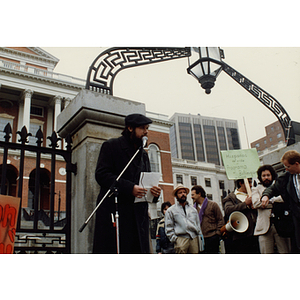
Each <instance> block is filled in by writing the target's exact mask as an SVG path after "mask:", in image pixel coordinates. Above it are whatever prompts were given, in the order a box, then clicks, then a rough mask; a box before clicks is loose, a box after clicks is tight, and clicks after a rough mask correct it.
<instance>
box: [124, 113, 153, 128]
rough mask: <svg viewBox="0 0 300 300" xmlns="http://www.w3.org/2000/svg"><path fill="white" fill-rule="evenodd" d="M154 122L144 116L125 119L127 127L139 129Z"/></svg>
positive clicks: (131, 116)
mask: <svg viewBox="0 0 300 300" xmlns="http://www.w3.org/2000/svg"><path fill="white" fill-rule="evenodd" d="M151 123H152V120H151V119H149V118H147V117H146V116H144V115H142V114H131V115H128V116H127V117H126V118H125V126H126V127H128V126H131V127H139V126H143V125H147V124H151Z"/></svg>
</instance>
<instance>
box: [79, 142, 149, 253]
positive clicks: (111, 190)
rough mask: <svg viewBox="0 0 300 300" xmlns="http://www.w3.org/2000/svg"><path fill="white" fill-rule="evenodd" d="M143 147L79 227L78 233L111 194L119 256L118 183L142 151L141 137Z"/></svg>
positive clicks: (144, 143)
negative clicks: (113, 204) (112, 196)
mask: <svg viewBox="0 0 300 300" xmlns="http://www.w3.org/2000/svg"><path fill="white" fill-rule="evenodd" d="M142 140H143V145H142V146H140V147H139V148H138V149H137V151H136V152H135V153H134V155H133V156H132V158H131V159H130V161H129V162H128V163H127V165H126V166H125V167H124V169H123V170H122V172H121V173H120V174H119V176H118V177H117V178H116V180H115V182H114V183H113V184H112V186H111V187H110V188H109V189H108V191H107V192H106V193H105V195H104V196H103V198H102V199H101V201H100V202H99V203H98V205H97V206H96V207H95V209H94V210H93V211H92V213H91V214H90V216H89V217H88V218H87V219H86V221H85V222H84V223H83V225H82V226H81V227H80V229H79V232H82V231H83V230H84V228H85V227H86V225H87V224H88V223H89V221H90V220H91V218H92V217H93V216H94V214H95V213H96V211H97V210H98V208H99V207H100V205H101V204H102V202H103V201H104V200H105V199H106V197H107V196H108V195H109V196H111V195H112V194H114V195H115V204H116V214H115V218H116V222H113V223H115V225H116V235H117V253H118V254H119V251H120V249H119V245H120V241H119V213H118V197H117V196H118V188H117V185H118V181H119V180H120V178H121V176H122V175H123V174H124V172H125V171H126V170H127V168H128V167H129V165H130V164H131V163H132V161H133V160H134V158H135V157H136V156H137V154H138V153H139V151H140V150H142V149H143V148H144V147H145V145H146V143H147V140H148V138H147V137H146V136H144V137H143V139H142Z"/></svg>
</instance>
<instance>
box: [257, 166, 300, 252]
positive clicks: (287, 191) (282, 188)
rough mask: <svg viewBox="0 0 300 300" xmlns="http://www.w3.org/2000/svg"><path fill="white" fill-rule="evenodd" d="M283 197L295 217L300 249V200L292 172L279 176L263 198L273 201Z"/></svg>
mask: <svg viewBox="0 0 300 300" xmlns="http://www.w3.org/2000/svg"><path fill="white" fill-rule="evenodd" d="M278 195H281V197H282V199H283V200H284V202H285V203H287V204H288V206H289V208H290V210H291V214H292V216H293V222H294V230H295V239H296V243H297V247H298V249H300V202H299V201H300V199H299V198H298V196H297V192H296V190H295V186H294V182H293V175H292V174H291V173H290V172H285V173H284V174H283V175H281V176H279V177H278V178H277V180H276V181H275V183H274V184H273V185H271V186H270V187H268V188H266V189H265V190H264V192H263V194H262V196H268V197H269V199H271V198H272V197H273V196H278Z"/></svg>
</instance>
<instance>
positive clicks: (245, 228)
mask: <svg viewBox="0 0 300 300" xmlns="http://www.w3.org/2000/svg"><path fill="white" fill-rule="evenodd" d="M246 180H247V181H248V182H246ZM247 183H248V184H249V187H250V188H251V187H252V179H251V178H248V179H238V180H236V182H235V184H236V189H235V191H234V192H231V193H229V194H228V195H227V197H225V198H224V199H223V200H222V204H223V208H224V212H225V220H228V224H226V225H225V228H222V230H221V231H224V230H225V231H226V232H227V234H228V235H229V236H230V238H231V242H230V248H229V247H226V246H225V247H226V253H233V254H256V253H260V252H259V245H258V238H257V236H254V228H255V223H256V218H257V211H256V209H254V208H253V206H252V198H251V194H248V191H247V187H246V184H247ZM250 192H251V190H250Z"/></svg>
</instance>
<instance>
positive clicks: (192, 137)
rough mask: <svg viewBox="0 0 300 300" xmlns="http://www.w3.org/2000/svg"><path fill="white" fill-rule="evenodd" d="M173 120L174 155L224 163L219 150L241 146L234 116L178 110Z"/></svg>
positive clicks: (172, 148)
mask: <svg viewBox="0 0 300 300" xmlns="http://www.w3.org/2000/svg"><path fill="white" fill-rule="evenodd" d="M170 121H172V122H173V123H174V125H173V126H172V127H171V129H170V141H171V151H172V157H173V158H180V159H186V160H192V161H199V162H206V163H213V164H216V165H222V160H221V152H220V151H222V150H233V149H240V139H239V134H238V124H237V121H235V120H227V119H218V118H213V117H204V116H201V115H200V114H198V115H191V114H179V113H176V114H174V115H173V116H172V117H171V118H170Z"/></svg>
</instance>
